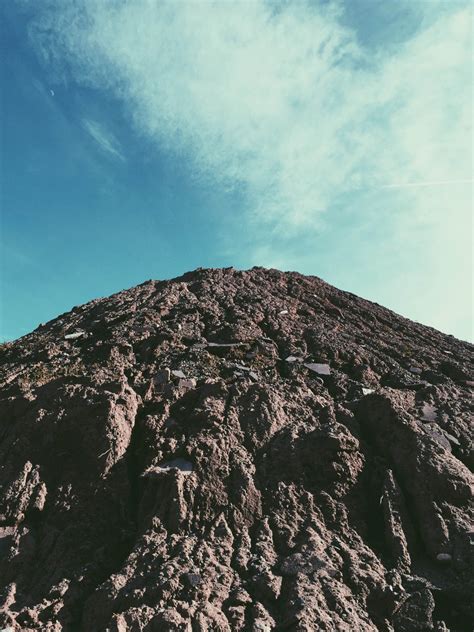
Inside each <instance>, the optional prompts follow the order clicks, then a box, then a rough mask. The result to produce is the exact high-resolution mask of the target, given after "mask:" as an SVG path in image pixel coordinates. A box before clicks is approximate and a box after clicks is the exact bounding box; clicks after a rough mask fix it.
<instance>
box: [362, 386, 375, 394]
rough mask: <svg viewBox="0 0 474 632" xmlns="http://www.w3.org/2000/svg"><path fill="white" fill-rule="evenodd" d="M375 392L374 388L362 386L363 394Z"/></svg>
mask: <svg viewBox="0 0 474 632" xmlns="http://www.w3.org/2000/svg"><path fill="white" fill-rule="evenodd" d="M373 392H374V389H373V388H366V387H365V386H363V387H362V395H371V394H372V393H373Z"/></svg>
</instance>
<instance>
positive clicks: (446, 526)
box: [0, 268, 474, 632]
mask: <svg viewBox="0 0 474 632" xmlns="http://www.w3.org/2000/svg"><path fill="white" fill-rule="evenodd" d="M471 351H472V347H471V346H470V345H468V344H467V343H465V342H461V341H459V340H456V339H455V338H453V337H451V336H446V335H444V334H441V333H439V332H437V331H435V330H433V329H430V328H428V327H424V326H422V325H419V324H416V323H413V322H411V321H409V320H407V319H405V318H402V317H400V316H397V315H396V314H394V313H392V312H390V311H389V310H386V309H384V308H382V307H380V306H378V305H375V304H373V303H370V302H368V301H365V300H362V299H360V298H358V297H356V296H354V295H352V294H349V293H346V292H341V291H338V290H336V289H335V288H333V287H331V286H329V285H327V284H326V283H324V282H323V281H321V280H320V279H318V278H316V277H306V276H303V275H300V274H297V273H282V272H279V271H276V270H264V269H261V268H255V269H252V270H250V271H247V272H239V271H236V270H233V269H226V270H198V271H195V272H191V273H188V274H185V275H184V276H182V277H180V278H177V279H174V280H172V281H148V282H146V283H144V284H142V285H140V286H138V287H136V288H133V289H131V290H127V291H124V292H120V293H118V294H116V295H114V296H111V297H110V298H106V299H99V300H95V301H92V302H91V303H88V304H86V305H83V306H80V307H76V308H74V309H73V310H72V311H71V312H69V313H67V314H63V315H61V316H60V317H58V318H56V319H55V320H53V321H51V322H49V323H47V324H45V325H41V326H40V327H39V328H38V329H37V330H36V331H34V332H33V333H31V334H30V335H28V336H25V337H23V338H21V339H19V340H17V341H15V342H12V343H8V344H4V345H3V346H2V348H1V350H0V628H2V627H3V628H6V629H10V628H11V629H13V630H47V631H59V630H67V631H81V632H82V631H83V632H95V631H105V630H108V631H111V632H112V631H113V632H126V631H138V630H146V631H156V632H166V631H168V630H169V631H174V630H175V631H179V632H181V631H183V632H206V631H208V632H211V631H234V630H235V631H249V632H265V631H271V630H282V631H283V630H288V631H293V630H295V631H308V632H314V631H317V630H334V631H347V632H357V631H361V632H370V631H377V630H380V631H383V632H389V631H392V630H394V631H396V632H415V631H419V632H424V631H431V630H433V631H437V632H442V631H444V632H446V631H447V630H450V631H451V632H464V631H467V630H472V629H473V619H474V617H473V600H472V595H473V594H474V582H473V574H472V573H473V567H474V551H473V548H474V547H473V541H474V530H473V522H472V518H473V514H472V505H470V501H471V497H472V490H473V487H472V483H473V477H472V475H471V473H470V468H472V465H473V462H474V459H473V451H472V443H471V425H470V414H471V412H472V400H471V393H472V387H473V385H474V383H473V382H472V381H471V380H472V379H473V378H472V375H471V372H470V370H471V364H470V362H471V358H470V355H471ZM470 510H471V513H470Z"/></svg>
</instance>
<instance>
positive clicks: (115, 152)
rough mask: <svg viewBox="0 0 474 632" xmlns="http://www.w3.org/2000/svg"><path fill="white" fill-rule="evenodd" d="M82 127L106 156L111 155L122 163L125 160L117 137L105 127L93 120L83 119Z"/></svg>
mask: <svg viewBox="0 0 474 632" xmlns="http://www.w3.org/2000/svg"><path fill="white" fill-rule="evenodd" d="M82 126H83V128H84V129H85V130H86V132H87V133H88V134H89V135H90V136H91V137H92V138H93V139H94V140H95V142H96V143H97V145H99V147H100V149H101V150H102V151H104V152H105V153H106V154H110V155H111V156H114V157H115V158H118V159H119V160H121V161H124V160H125V157H124V155H123V153H122V149H121V147H120V143H119V142H118V140H117V139H116V138H115V136H114V135H113V134H112V132H110V131H109V130H107V129H106V128H105V127H104V125H101V124H100V123H98V122H97V121H94V120H92V119H87V118H83V119H82Z"/></svg>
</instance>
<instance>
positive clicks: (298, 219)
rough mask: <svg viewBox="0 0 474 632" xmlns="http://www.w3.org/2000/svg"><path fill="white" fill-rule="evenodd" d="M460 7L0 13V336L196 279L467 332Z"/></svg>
mask: <svg viewBox="0 0 474 632" xmlns="http://www.w3.org/2000/svg"><path fill="white" fill-rule="evenodd" d="M472 11H473V9H472V5H471V3H470V2H464V1H456V0H450V1H449V2H441V1H438V0H433V1H430V0H424V1H423V2H417V0H409V1H408V0H388V1H387V0H380V1H378V0H347V2H344V1H342V0H337V1H332V0H325V1H322V0H320V1H317V0H314V1H308V2H306V1H304V0H300V1H298V2H289V1H288V2H287V1H277V0H274V1H273V2H265V1H263V0H249V1H246V2H242V1H236V2H230V1H227V0H220V1H219V2H212V1H204V0H203V1H198V0H195V1H192V2H191V1H189V2H188V1H184V0H183V1H174V2H166V1H161V2H158V1H157V0H153V1H151V0H133V1H130V2H127V1H124V0H110V1H109V0H83V1H81V0H42V2H34V1H33V0H11V1H10V2H8V3H2V4H1V5H0V25H1V26H0V29H1V31H0V42H1V44H0V45H1V59H2V64H1V76H0V81H1V83H0V98H1V121H2V122H1V138H0V150H1V163H0V183H1V189H0V221H1V232H0V249H1V268H0V273H1V279H0V281H1V289H0V291H1V295H0V341H1V340H12V339H16V338H18V337H20V336H22V335H25V334H26V333H28V332H30V331H32V330H34V329H35V328H36V327H37V326H38V325H39V323H41V322H46V321H48V320H50V319H52V318H54V317H55V316H57V315H58V314H60V313H63V312H66V311H68V310H70V309H71V308H72V307H74V306H75V305H79V304H82V303H85V302H87V301H89V300H91V299H93V298H97V297H99V296H107V295H109V294H111V293H113V292H117V291H119V290H121V289H124V288H127V287H131V286H133V285H136V284H138V283H141V282H143V281H145V280H147V279H151V278H154V279H166V278H171V277H174V276H178V275H180V274H182V273H184V272H185V271H187V270H192V269H194V268H197V267H228V266H234V267H235V268H238V269H246V268H250V267H252V266H255V265H258V266H264V267H276V268H279V269H282V270H297V271H299V272H302V273H305V274H312V275H316V276H319V277H321V278H323V279H324V280H325V281H327V282H329V283H331V284H333V285H335V286H337V287H339V288H340V289H343V290H347V291H350V292H353V293H355V294H358V295H359V296H362V297H364V298H367V299H369V300H372V301H375V302H377V303H379V304H382V305H384V306H386V307H389V308H390V309H393V310H394V311H396V312H398V313H400V314H402V315H404V316H406V317H408V318H411V319H412V320H416V321H418V322H422V323H424V324H426V325H430V326H432V327H435V328H437V329H439V330H441V331H443V332H446V333H449V334H452V335H455V336H456V337H458V338H462V339H465V340H467V339H470V340H471V339H472V337H473V335H472V315H473V293H472V237H473V234H472V200H473V191H472V173H473V169H472V146H473V143H472V118H473V93H472V74H473V55H472V52H473V51H472V28H473V27H472V24H473V15H472Z"/></svg>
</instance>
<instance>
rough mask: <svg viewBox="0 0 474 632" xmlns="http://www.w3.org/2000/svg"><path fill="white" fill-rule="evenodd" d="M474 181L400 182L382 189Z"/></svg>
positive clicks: (386, 185)
mask: <svg viewBox="0 0 474 632" xmlns="http://www.w3.org/2000/svg"><path fill="white" fill-rule="evenodd" d="M472 182H474V180H473V179H472V178H471V179H466V180H430V181H428V180H427V181H424V182H405V183H404V182H400V183H399V184H383V185H382V186H381V187H380V188H381V189H401V188H404V187H429V186H433V185H437V184H472Z"/></svg>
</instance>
